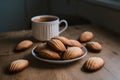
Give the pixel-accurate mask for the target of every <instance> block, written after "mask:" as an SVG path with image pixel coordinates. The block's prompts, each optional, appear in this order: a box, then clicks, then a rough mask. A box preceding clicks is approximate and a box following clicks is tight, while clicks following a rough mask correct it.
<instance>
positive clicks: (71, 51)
mask: <svg viewBox="0 0 120 80" xmlns="http://www.w3.org/2000/svg"><path fill="white" fill-rule="evenodd" d="M82 55H83V51H82V49H81V48H80V47H69V48H68V49H67V50H66V51H65V52H64V53H63V55H62V58H63V59H65V60H69V59H74V58H77V57H80V56H82Z"/></svg>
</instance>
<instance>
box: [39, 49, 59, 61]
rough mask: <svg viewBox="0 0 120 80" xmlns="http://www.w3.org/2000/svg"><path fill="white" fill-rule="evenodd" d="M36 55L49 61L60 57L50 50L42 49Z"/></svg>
mask: <svg viewBox="0 0 120 80" xmlns="http://www.w3.org/2000/svg"><path fill="white" fill-rule="evenodd" d="M37 55H38V56H39V57H41V58H45V59H51V60H58V59H60V55H59V54H58V53H57V52H55V51H52V50H50V49H43V50H41V51H40V52H39V53H37Z"/></svg>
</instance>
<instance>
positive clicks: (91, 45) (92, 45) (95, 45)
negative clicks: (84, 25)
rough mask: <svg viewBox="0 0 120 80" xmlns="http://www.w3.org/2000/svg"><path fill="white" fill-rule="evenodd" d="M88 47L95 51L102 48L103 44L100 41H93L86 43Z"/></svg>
mask: <svg viewBox="0 0 120 80" xmlns="http://www.w3.org/2000/svg"><path fill="white" fill-rule="evenodd" d="M86 48H87V49H89V50H91V51H95V52H99V51H101V50H102V46H101V45H100V44H99V43H98V42H93V41H92V42H88V43H86Z"/></svg>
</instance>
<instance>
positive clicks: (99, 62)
mask: <svg viewBox="0 0 120 80" xmlns="http://www.w3.org/2000/svg"><path fill="white" fill-rule="evenodd" d="M104 64H105V62H104V60H103V59H102V58H100V57H91V58H89V59H88V60H87V61H86V62H85V64H84V66H83V67H84V69H85V70H87V71H96V70H98V69H100V68H102V67H103V65H104Z"/></svg>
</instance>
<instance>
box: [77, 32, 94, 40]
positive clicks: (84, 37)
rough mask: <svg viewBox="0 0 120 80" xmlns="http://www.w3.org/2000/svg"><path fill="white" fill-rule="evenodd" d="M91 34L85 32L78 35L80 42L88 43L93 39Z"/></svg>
mask: <svg viewBox="0 0 120 80" xmlns="http://www.w3.org/2000/svg"><path fill="white" fill-rule="evenodd" d="M93 36H94V35H93V33H92V32H90V31H85V32H83V33H82V34H81V35H80V38H79V40H80V41H81V42H87V41H90V40H91V39H92V38H93Z"/></svg>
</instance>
